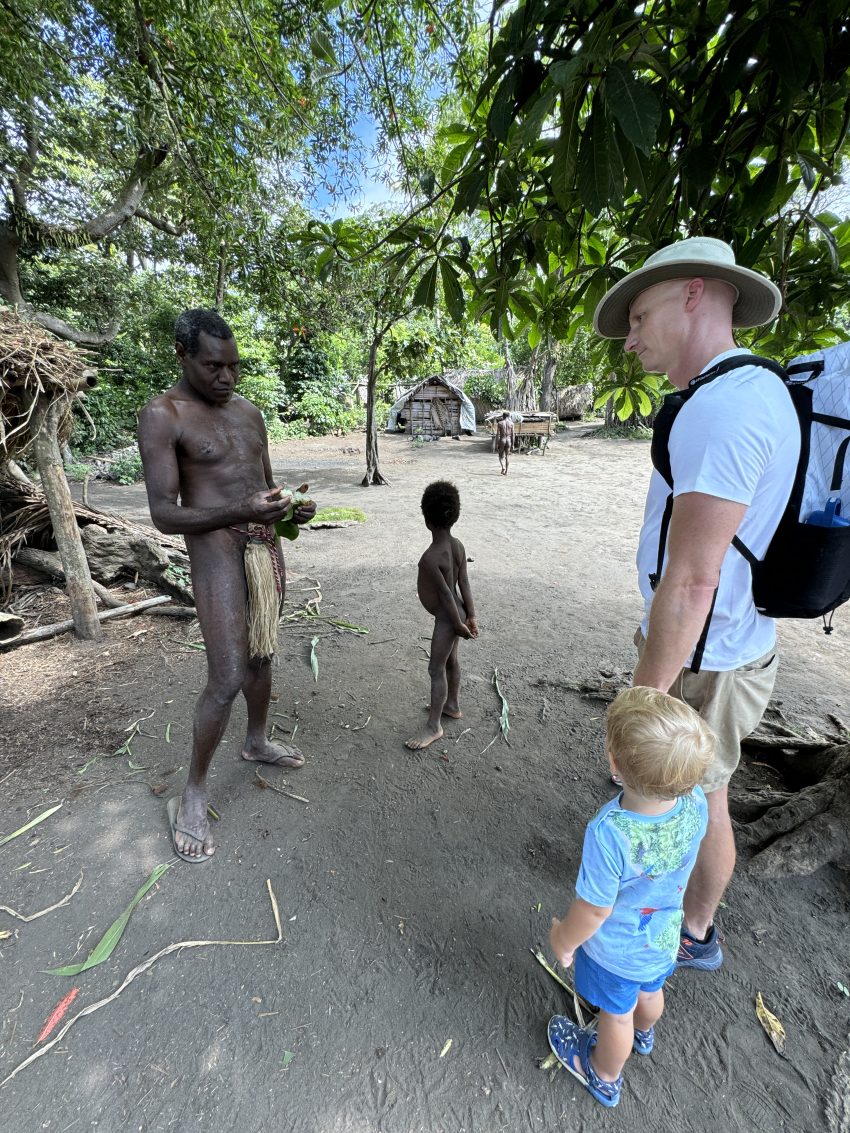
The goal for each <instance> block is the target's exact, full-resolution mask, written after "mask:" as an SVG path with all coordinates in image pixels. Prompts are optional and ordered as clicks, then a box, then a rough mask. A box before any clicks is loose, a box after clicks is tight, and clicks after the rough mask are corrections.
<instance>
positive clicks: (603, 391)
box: [593, 344, 672, 421]
mask: <svg viewBox="0 0 850 1133" xmlns="http://www.w3.org/2000/svg"><path fill="white" fill-rule="evenodd" d="M618 346H619V344H618ZM612 353H613V351H612ZM620 354H621V356H622V358H623V361H622V363H621V364H620V366H619V367H617V369H615V370H612V371H611V372H610V373H609V374H608V376H607V378H605V379H604V380H603V381H602V382H601V383H599V384H598V385H597V387H596V398H595V400H594V402H593V408H594V409H600V408H601V407H602V406H603V405H605V404H606V403H607V402H608V401H611V400H613V408H614V413H615V414H616V415H617V417H618V419H619V420H620V421H627V420H629V419H630V418H638V417H649V416H650V415H651V414H652V412H653V410H654V409H655V408H656V406H657V405H658V403H659V401H660V400H661V398H662V396H663V395H664V394H665V393H669V392H670V390H671V388H672V387H671V386H670V383H669V382H668V381H667V379H666V378H665V377H663V376H662V375H660V374H647V373H645V372H644V371H643V369H642V367H641V365H640V362H639V361H638V359H637V358H636V357H635V356H634V355H631V354H629V355H622V350H620Z"/></svg>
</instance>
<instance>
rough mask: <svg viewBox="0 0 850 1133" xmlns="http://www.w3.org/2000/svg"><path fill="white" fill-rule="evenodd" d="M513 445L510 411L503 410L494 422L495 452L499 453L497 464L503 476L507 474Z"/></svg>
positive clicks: (512, 425)
mask: <svg viewBox="0 0 850 1133" xmlns="http://www.w3.org/2000/svg"><path fill="white" fill-rule="evenodd" d="M513 447H514V423H513V421H512V420H511V415H510V413H508V411H507V410H505V412H504V413H503V414H502V416H501V417H500V418H499V420H498V421H497V422H496V452H497V453H498V454H499V465H500V467H501V469H502V475H503V476H507V474H508V463H509V461H510V455H511V450H512V449H513Z"/></svg>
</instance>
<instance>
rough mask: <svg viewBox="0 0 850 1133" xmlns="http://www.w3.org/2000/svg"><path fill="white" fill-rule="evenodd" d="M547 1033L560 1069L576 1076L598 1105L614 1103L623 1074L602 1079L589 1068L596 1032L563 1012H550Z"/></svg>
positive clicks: (617, 1097)
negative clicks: (575, 1061)
mask: <svg viewBox="0 0 850 1133" xmlns="http://www.w3.org/2000/svg"><path fill="white" fill-rule="evenodd" d="M547 1034H548V1037H549V1046H550V1047H551V1048H552V1053H553V1054H554V1055H555V1057H556V1058H557V1060H558V1061H559V1062H560V1063H561V1065H562V1066H563V1067H564V1069H565V1070H569V1072H570V1073H571V1074H572V1075H573V1077H574V1078H578V1080H579V1082H581V1084H582V1085H583V1086H584V1088H585V1089H586V1090H587V1091H588V1093H589V1094H592V1095H593V1097H595V1098H596V1100H597V1101H598V1102H600V1103H601V1104H602V1105H604V1106H607V1107H608V1108H609V1109H612V1108H613V1107H614V1106H615V1105H617V1103H618V1102H619V1100H620V1090H621V1089H622V1088H623V1075H622V1074H621V1075H620V1077H619V1078H618V1079H617V1081H616V1082H606V1081H605V1079H604V1078H600V1077H599V1075H598V1074H597V1073H596V1071H595V1070H594V1069H593V1066H592V1065H591V1062H590V1052H591V1050H593V1048H594V1047H595V1046H596V1038H597V1036H596V1032H595V1031H588V1030H584V1029H583V1028H582V1027H579V1026H577V1024H575V1023H573V1022H572V1021H571V1020H570V1019H567V1018H566V1017H565V1016H564V1015H553V1016H552V1018H551V1019H550V1020H549V1026H548V1027H547ZM574 1058H578V1064H579V1066H580V1067H581V1072H579V1071H578V1070H576V1068H575V1067H574V1066H573V1059H574Z"/></svg>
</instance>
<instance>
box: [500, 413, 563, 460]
mask: <svg viewBox="0 0 850 1133" xmlns="http://www.w3.org/2000/svg"><path fill="white" fill-rule="evenodd" d="M504 412H505V410H504V409H496V410H494V411H493V412H492V413H488V414H487V416H486V417H485V418H484V420H485V421H486V424H487V428H488V430H489V432H490V435H491V436H492V438H493V451H494V452H495V447H496V422H497V421H498V420H499V418H500V417H501V416H502V414H503V413H504ZM509 412H510V415H511V420H512V421H513V423H514V452H527V451H528V450H529V449H531V448H539V449H540V450H541V451H542V452H543V453H544V454H545V452H546V446H547V445H548V443H549V438H550V437H552V436H554V434H555V426H556V425H557V423H558V415H557V413H546V412H545V411H544V410H542V409H535V410H533V411H532V412H530V413H520V412H519V411H518V410H515V409H514V410H510V411H509Z"/></svg>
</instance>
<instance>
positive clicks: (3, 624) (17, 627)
mask: <svg viewBox="0 0 850 1133" xmlns="http://www.w3.org/2000/svg"><path fill="white" fill-rule="evenodd" d="M23 628H24V619H23V618H19V617H18V615H17V614H10V613H9V612H8V610H0V644H3V643H4V642H7V641H14V640H15V638H16V637H19V636H20V634H21V631H22V630H23Z"/></svg>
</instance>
